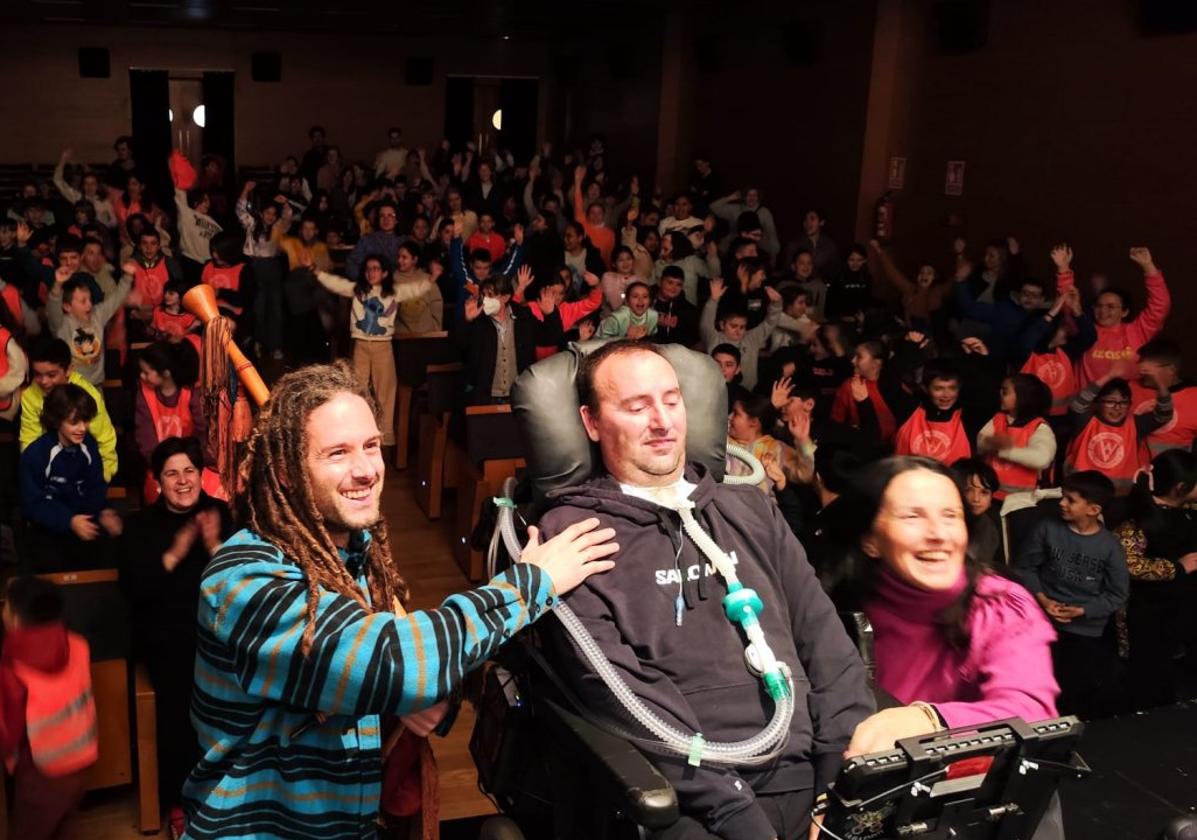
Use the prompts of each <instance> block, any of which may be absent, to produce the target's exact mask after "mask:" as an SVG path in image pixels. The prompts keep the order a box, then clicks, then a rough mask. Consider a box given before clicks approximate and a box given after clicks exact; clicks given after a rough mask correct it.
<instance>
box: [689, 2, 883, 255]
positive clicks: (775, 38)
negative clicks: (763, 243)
mask: <svg viewBox="0 0 1197 840" xmlns="http://www.w3.org/2000/svg"><path fill="white" fill-rule="evenodd" d="M873 5H874V4H873V2H865V0H860V2H852V3H842V2H829V0H810V2H804V3H800V4H797V3H796V4H791V5H790V6H788V7H786V8H785V10H784V11H778V12H777V13H776V14H774V13H772V12H771V13H770V15H769V16H765V15H764V14H762V13H759V12H758V13H756V14H745V13H744V10H743V7H742V6H741V5H739V4H729V5H728V6H727V9H726V11H724V12H722V13H721V15H720V16H719V17H714V18H708V19H705V20H704V21H702V23H701V24H700V25H699V28H698V31H697V36H698V43H699V44H701V45H702V46H701V48H700V49H701V53H702V55H701V60H700V61H699V68H698V74H697V77H696V79H695V82H694V84H693V85H692V90H691V95H692V96H694V98H695V101H696V106H695V115H694V123H695V130H694V133H693V134H694V136H693V140H692V143H693V146H694V150H695V151H699V152H702V151H704V150H705V153H706V154H709V155H710V156H711V158H712V160H713V161H714V166H715V167H716V170H717V171H718V173H719V175H720V176H721V178H722V179H723V180H724V182H725V183H726V184H727V185H728V187H729V189H736V188H737V187H740V186H743V185H746V184H757V185H760V186H761V187H762V188H763V190H764V202H765V205H766V206H767V207H769V208H770V210H771V211H772V212H773V215H774V217H775V219H776V221H777V226H778V229H779V231H780V232H781V236H782V239H783V240H784V239H786V238H787V236H791V235H796V234H797V233H799V232H800V231H801V214H802V212H803V211H804V210H805V209H807V208H808V207H810V206H818V207H820V208H822V209H823V211H824V213H825V214H826V215H827V217H828V227H827V231H828V233H829V234H830V235H831V236H832V238H834V239H836V240H838V241H841V242H843V241H845V240H846V241H848V242H851V240H852V226H853V225H852V219H853V216H854V214H855V206H856V196H857V189H858V185H859V177H860V162H861V143H862V136H863V131H864V119H865V101H866V98H867V95H868V90H869V80H870V57H871V50H872V41H873ZM778 8H779V9H780V8H781V7H778ZM811 27H814V31H813V32H812V30H811ZM820 27H821V29H820ZM804 38H809V41H808V43H809V44H811V45H813V49H814V52H813V53H812V54H806V55H804V54H803V48H804V44H803V40H804ZM783 244H784V242H783Z"/></svg>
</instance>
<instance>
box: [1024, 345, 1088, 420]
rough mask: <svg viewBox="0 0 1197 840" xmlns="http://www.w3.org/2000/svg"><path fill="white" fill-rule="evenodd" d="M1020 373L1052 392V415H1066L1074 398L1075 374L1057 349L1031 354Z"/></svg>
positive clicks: (1065, 356) (1066, 356) (1067, 359)
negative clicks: (1037, 380) (1029, 375)
mask: <svg viewBox="0 0 1197 840" xmlns="http://www.w3.org/2000/svg"><path fill="white" fill-rule="evenodd" d="M1020 373H1029V374H1031V376H1034V377H1036V378H1038V379H1039V381H1040V382H1042V383H1043V384H1044V385H1046V386H1047V387H1048V388H1049V389H1050V390H1051V392H1052V411H1051V413H1052V414H1053V415H1063V414H1067V413H1068V405H1069V403H1071V402H1072V398H1073V397H1074V396H1076V392H1077V387H1076V374H1074V373H1073V370H1072V359H1070V358H1068V354H1067V353H1065V352H1064V351H1063V350H1061V349H1060V348H1059V347H1057V348H1056V349H1055V351H1054V352H1051V353H1032V354H1031V355H1030V357H1028V358H1027V361H1026V364H1024V365H1023V366H1022V370H1021V371H1020Z"/></svg>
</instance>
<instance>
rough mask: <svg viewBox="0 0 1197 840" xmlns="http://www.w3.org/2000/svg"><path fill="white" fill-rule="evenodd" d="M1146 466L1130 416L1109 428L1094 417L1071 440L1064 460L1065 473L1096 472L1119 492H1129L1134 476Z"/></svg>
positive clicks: (1143, 449)
mask: <svg viewBox="0 0 1197 840" xmlns="http://www.w3.org/2000/svg"><path fill="white" fill-rule="evenodd" d="M1146 463H1147V452H1146V447H1144V446H1141V445H1140V444H1139V433H1138V430H1137V429H1136V428H1135V418H1134V417H1131V416H1128V417H1127V418H1126V420H1125V421H1124V422H1123V424H1122V425H1121V426H1111V425H1109V424H1108V423H1103V422H1102V421H1101V418H1099V417H1097V416H1096V415H1094V416H1093V417H1091V418H1090V419H1089V422H1088V423H1086V424H1085V428H1083V429H1081V431H1080V434H1078V435H1077V436H1076V437H1075V438H1073V439H1072V443H1071V444H1069V446H1068V454H1067V455H1066V456H1065V458H1064V468H1065V472H1066V473H1070V472H1077V471H1080V470H1097V471H1098V472H1100V473H1103V474H1104V475H1105V476H1106V478H1108V479H1110V481H1112V482H1114V486H1115V487H1117V488H1118V489H1119V490H1127V489H1129V488H1130V486H1131V485H1132V484H1134V481H1135V473H1136V472H1138V471H1139V468H1140V467H1142V466H1145V465H1146Z"/></svg>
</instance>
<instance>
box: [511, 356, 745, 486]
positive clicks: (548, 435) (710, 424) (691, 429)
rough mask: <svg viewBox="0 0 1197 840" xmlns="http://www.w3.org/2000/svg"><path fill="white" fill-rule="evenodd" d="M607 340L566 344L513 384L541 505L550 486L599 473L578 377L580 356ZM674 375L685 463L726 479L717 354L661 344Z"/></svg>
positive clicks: (723, 410) (723, 391) (724, 401)
mask: <svg viewBox="0 0 1197 840" xmlns="http://www.w3.org/2000/svg"><path fill="white" fill-rule="evenodd" d="M605 343H606V342H605V341H588V342H584V343H581V344H579V343H571V344H570V345H569V347H568V348H567V349H566V350H565V351H563V352H561V353H556V354H554V355H552V356H550V357H549V358H547V359H545V360H544V361H541V362H537V363H536V364H534V365H532V367H530V368H528V369H527V370H525V371H524V372H523V373H522V374H520V377H519V379H517V380H516V382H515V385H514V387H513V388H512V389H511V403H512V410H513V411H514V412H515V414H516V418H517V425H518V426H519V428H520V434H521V435H522V436H523V438H524V459H525V461H526V462H527V465H528V476H529V478H530V480H531V484H532V495H533V498H534V500H535V502H536V504H537V505H540V504H541V503H542V502H543V501H544V498H545V495H546V494H547V493H548V492H549V491H550V490H556V489H559V488H562V487H570V486H572V485H575V484H581V483H582V482H583V481H585V480H586V479H588V478H590V476H591V475H593V474H594V473H596V472H598V471H599V470H601V467H602V457H601V455H600V454H599V449H598V446H597V445H596V444H593V443H591V442H590V438H589V437H588V436H587V435H586V428H585V427H584V426H583V425H582V417H581V414H580V413H579V407H580V403H579V400H578V387H577V381H576V380H577V376H578V368H579V366H580V365H581V362H582V359H583V358H584V357H585V356H586V355H587V354H588V353H591V352H593V351H594V350H597V349H598V348H599V347H602V346H603V344H605ZM658 349H660V351H661V353H662V355H664V356H665V358H666V359H668V360H669V363H670V364H671V365H673V369H674V370H675V371H676V372H677V379H678V383H679V384H680V385H681V388H682V399H683V400H684V401H685V403H686V460H687V461H697V462H698V463H700V464H703V465H704V466H705V467H706V468H707V469H709V470H710V471H711V473H712V474H713V476H714V478H715V480H716V481H721V480H722V479H723V470H724V463H723V459H724V452H725V449H726V445H727V388H726V386H725V385H724V382H723V374H722V373H720V371H719V366H718V365H717V364H716V363H715V361H714V359H712V358H711V357H710V356H707V355H706V354H704V353H698V352H695V351H694V350H688V349H687V348H685V347H682V346H681V345H679V344H662V345H658Z"/></svg>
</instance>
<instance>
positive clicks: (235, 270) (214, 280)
mask: <svg viewBox="0 0 1197 840" xmlns="http://www.w3.org/2000/svg"><path fill="white" fill-rule="evenodd" d="M244 267H245V264H244V263H238V264H237V265H226V266H218V265H217V264H216V263H214V262H210V263H206V264H205V265H204V273H203V275H201V279H202V280H203V282H205V283H207V284H208V285H209V286H211V287H212V288H213V289H215V290H216V291H217V292H218V293H219V292H222V291H230V292H236V291H238V290H239V289H240V288H241V270H242V269H243V268H244ZM217 297H218V298H219V297H220V295H219V294H217ZM219 304H220V307H221V308H222V309H227V310H229V311H230V312H232V313H233V314H234V315H240V314H241V311H242V310H241V307H240V306H233V305H232V304H231V303H228V302H227V301H223V300H222V301H220V302H219Z"/></svg>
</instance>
